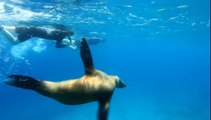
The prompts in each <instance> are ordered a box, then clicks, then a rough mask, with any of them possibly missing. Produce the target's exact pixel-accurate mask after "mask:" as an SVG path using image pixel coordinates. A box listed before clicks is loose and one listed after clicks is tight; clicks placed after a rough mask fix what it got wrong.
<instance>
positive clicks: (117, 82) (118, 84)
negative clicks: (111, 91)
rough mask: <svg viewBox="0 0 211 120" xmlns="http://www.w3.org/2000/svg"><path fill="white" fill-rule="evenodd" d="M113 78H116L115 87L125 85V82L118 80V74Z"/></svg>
mask: <svg viewBox="0 0 211 120" xmlns="http://www.w3.org/2000/svg"><path fill="white" fill-rule="evenodd" d="M115 79H116V87H117V88H124V87H126V85H125V83H124V82H123V81H122V80H120V78H119V77H118V76H115Z"/></svg>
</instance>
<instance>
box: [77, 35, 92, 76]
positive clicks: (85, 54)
mask: <svg viewBox="0 0 211 120" xmlns="http://www.w3.org/2000/svg"><path fill="white" fill-rule="evenodd" d="M80 53H81V59H82V61H83V64H84V68H85V74H92V72H93V70H94V64H93V61H92V55H91V52H90V49H89V46H88V43H87V41H86V39H85V38H82V41H81V47H80Z"/></svg>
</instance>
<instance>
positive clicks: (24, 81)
mask: <svg viewBox="0 0 211 120" xmlns="http://www.w3.org/2000/svg"><path fill="white" fill-rule="evenodd" d="M8 78H9V80H8V81H6V84H8V85H11V86H15V87H19V88H24V89H36V88H37V87H40V85H41V81H39V80H36V79H34V78H31V77H28V76H22V75H10V76H8Z"/></svg>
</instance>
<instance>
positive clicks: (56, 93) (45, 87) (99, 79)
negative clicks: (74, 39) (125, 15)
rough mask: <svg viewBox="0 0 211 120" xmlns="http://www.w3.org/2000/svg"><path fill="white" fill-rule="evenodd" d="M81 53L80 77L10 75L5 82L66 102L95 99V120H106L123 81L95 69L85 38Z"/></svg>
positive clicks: (69, 103) (73, 102)
mask: <svg viewBox="0 0 211 120" xmlns="http://www.w3.org/2000/svg"><path fill="white" fill-rule="evenodd" d="M80 54H81V59H82V61H83V64H84V69H85V75H84V76H82V77H80V78H77V79H70V80H64V81H61V82H51V81H46V80H37V79H35V78H32V77H28V76H22V75H10V76H9V77H8V78H9V80H8V81H6V83H7V84H8V85H11V86H15V87H20V88H24V89H30V90H33V91H36V92H38V93H40V94H42V95H44V96H47V97H50V98H53V99H55V100H57V101H59V102H61V103H63V104H66V105H79V104H83V103H89V102H94V101H98V102H99V109H98V120H107V119H108V110H109V106H110V100H111V97H112V95H113V92H114V89H115V88H124V87H125V84H124V82H123V81H122V80H120V79H119V77H118V76H113V75H108V74H106V73H104V72H103V71H100V70H97V69H95V68H94V64H93V60H92V56H91V52H90V48H89V46H88V43H87V42H86V40H85V38H83V39H82V41H81V45H80Z"/></svg>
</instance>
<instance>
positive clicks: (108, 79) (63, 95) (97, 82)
mask: <svg viewBox="0 0 211 120" xmlns="http://www.w3.org/2000/svg"><path fill="white" fill-rule="evenodd" d="M115 87H116V78H115V77H114V76H110V75H107V74H106V73H104V72H102V71H99V70H95V71H94V72H93V74H92V75H84V76H83V77H81V78H78V79H71V80H65V81H61V82H50V81H44V80H42V87H38V88H37V89H35V91H37V92H39V93H40V94H43V95H45V96H48V97H51V98H54V99H56V100H58V101H59V102H61V103H63V104H68V105H77V104H82V103H87V102H92V101H96V100H100V99H101V98H103V97H104V96H105V95H108V96H111V95H112V93H113V91H114V89H115Z"/></svg>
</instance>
